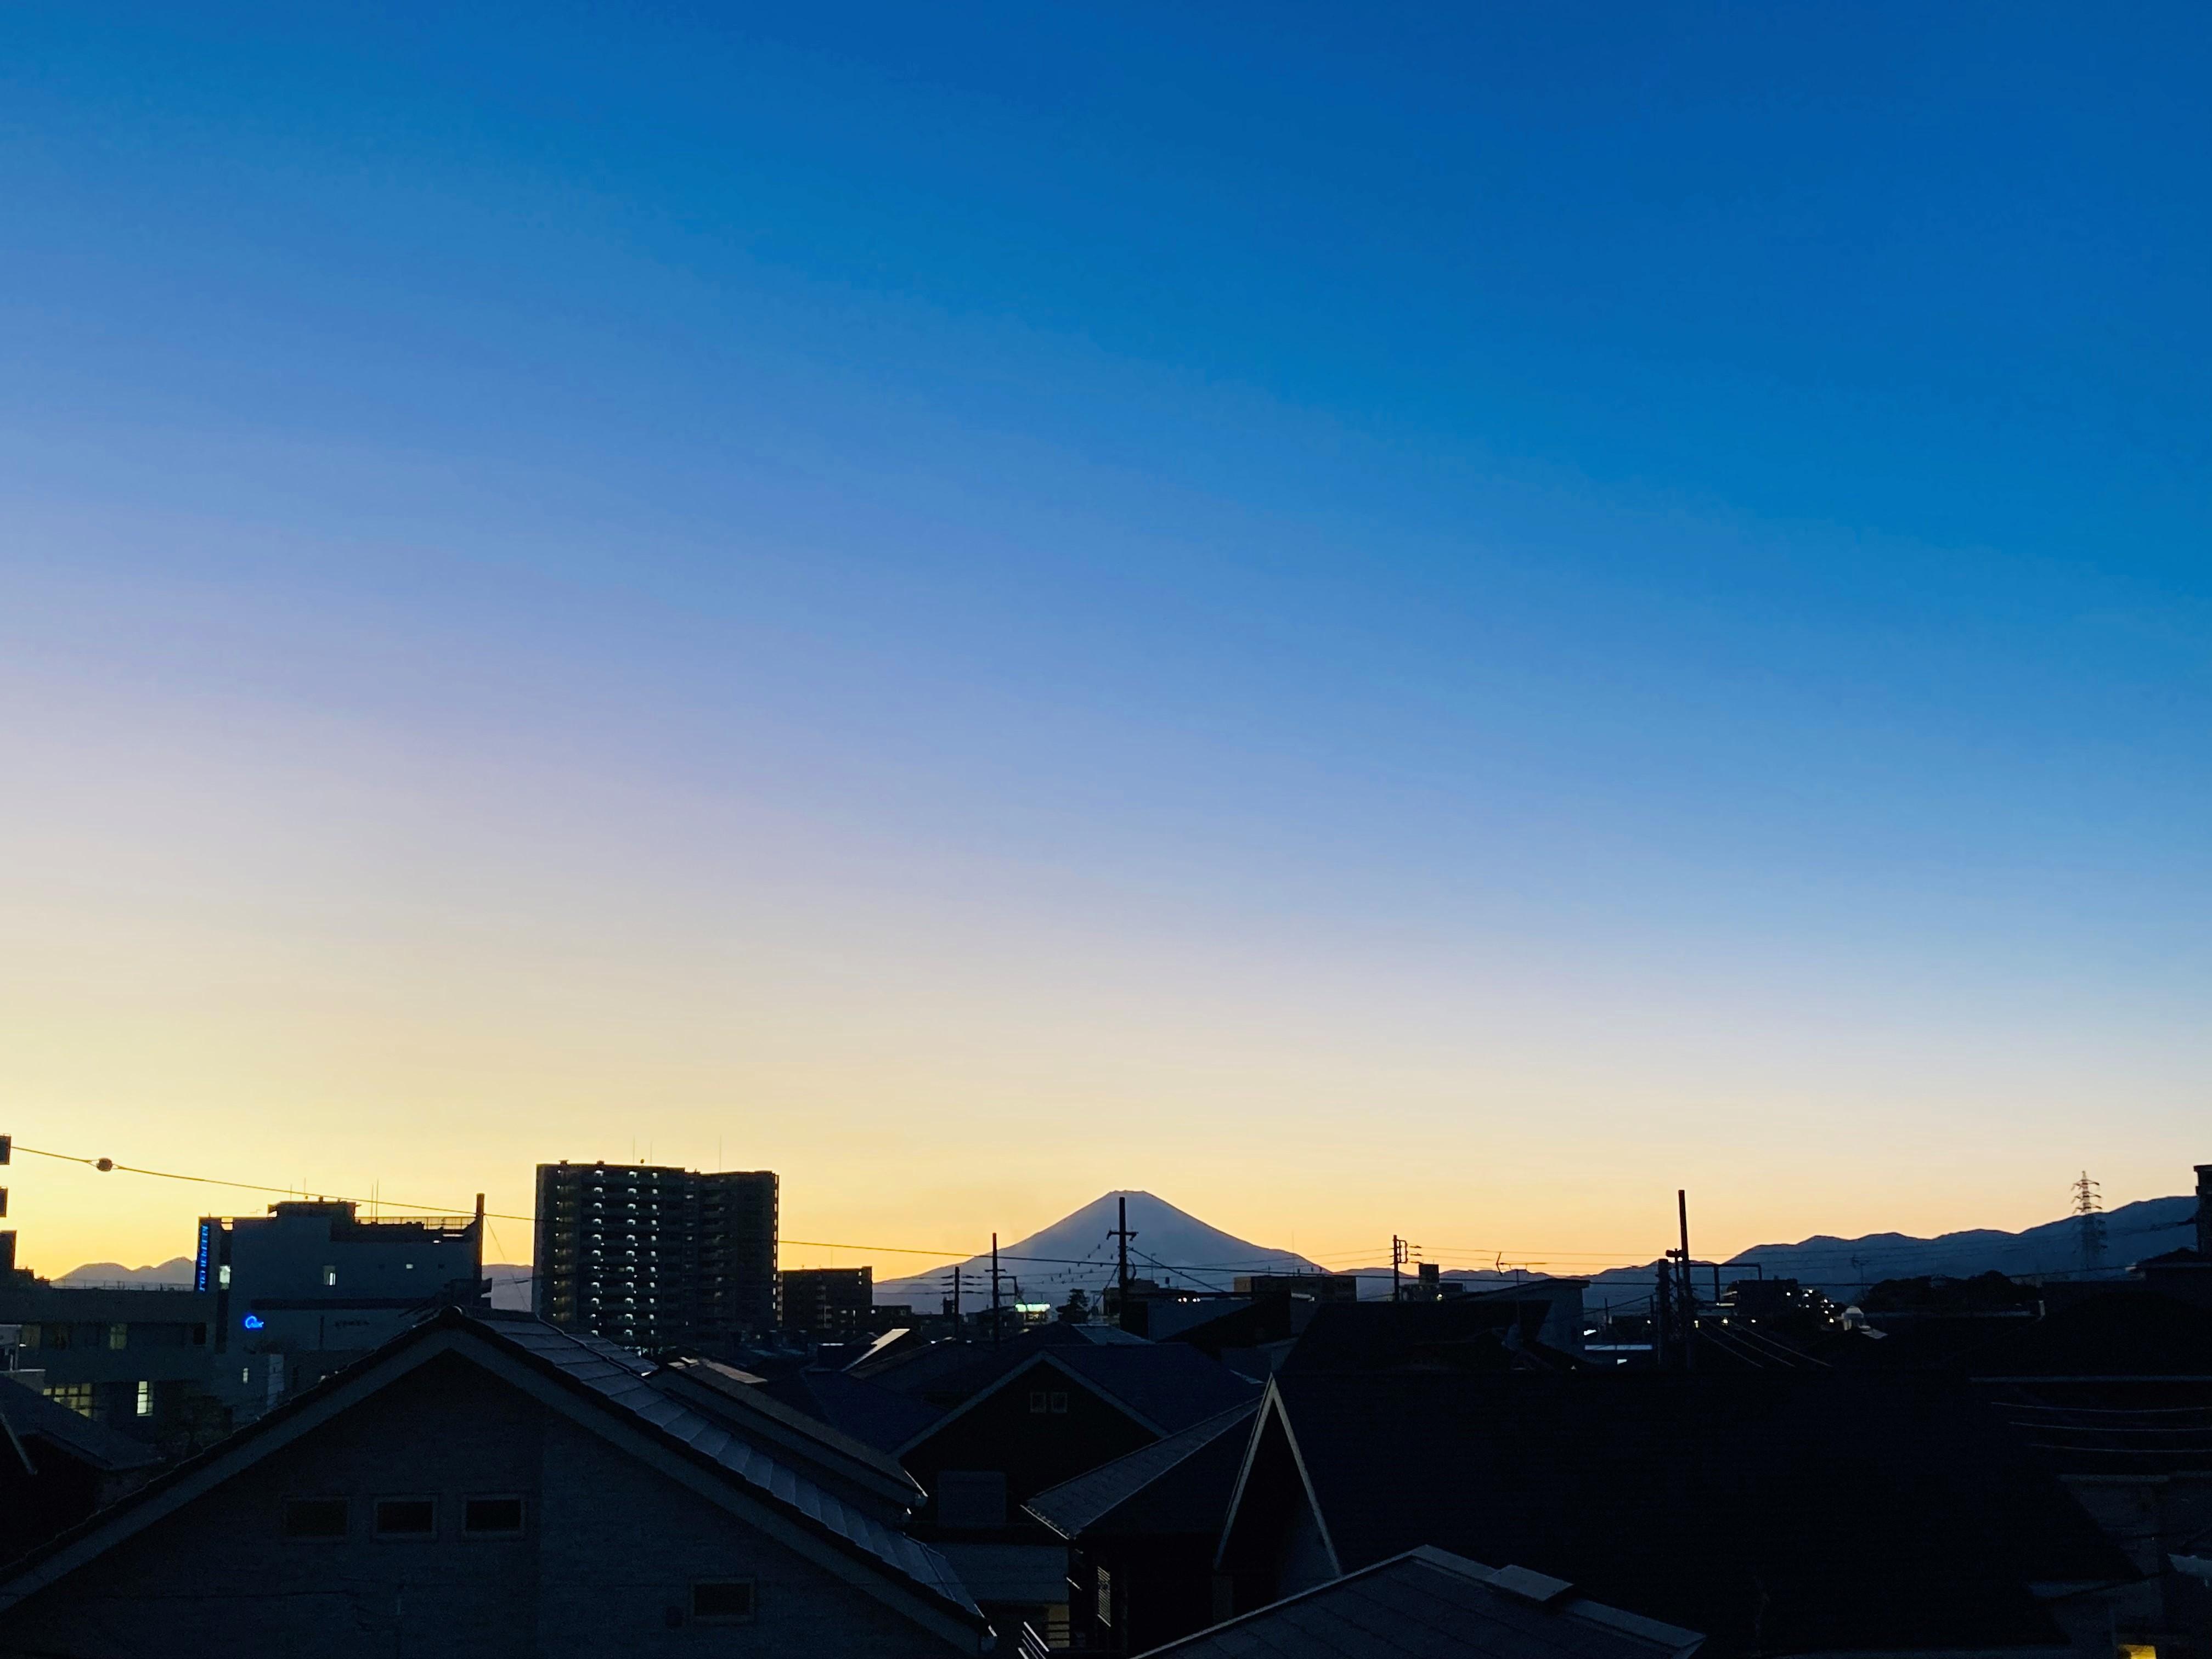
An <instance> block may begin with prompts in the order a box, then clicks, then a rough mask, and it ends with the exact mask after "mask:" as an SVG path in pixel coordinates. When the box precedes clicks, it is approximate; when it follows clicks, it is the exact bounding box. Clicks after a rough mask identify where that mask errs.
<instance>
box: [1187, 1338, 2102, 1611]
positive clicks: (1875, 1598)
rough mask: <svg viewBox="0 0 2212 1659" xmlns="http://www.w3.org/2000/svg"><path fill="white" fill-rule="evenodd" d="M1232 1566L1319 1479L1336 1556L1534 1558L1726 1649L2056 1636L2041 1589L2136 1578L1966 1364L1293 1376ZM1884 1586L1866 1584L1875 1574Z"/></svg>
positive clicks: (1355, 1564) (1353, 1560)
mask: <svg viewBox="0 0 2212 1659" xmlns="http://www.w3.org/2000/svg"><path fill="white" fill-rule="evenodd" d="M1270 1387H1271V1392H1270V1395H1269V1398H1268V1401H1267V1405H1266V1406H1265V1407H1263V1409H1264V1410H1265V1411H1266V1412H1267V1413H1270V1414H1271V1417H1272V1418H1273V1419H1279V1420H1280V1423H1281V1425H1283V1431H1282V1432H1281V1433H1273V1432H1270V1431H1266V1430H1263V1431H1259V1432H1255V1436H1254V1440H1253V1445H1254V1448H1255V1452H1254V1459H1255V1460H1257V1459H1260V1458H1262V1457H1265V1458H1269V1459H1287V1460H1289V1461H1290V1462H1291V1464H1292V1465H1294V1468H1295V1472H1296V1475H1297V1480H1295V1481H1292V1482H1290V1483H1288V1484H1287V1485H1286V1484H1285V1483H1284V1482H1283V1481H1281V1480H1273V1481H1272V1482H1270V1483H1266V1484H1264V1485H1263V1484H1262V1483H1258V1482H1256V1480H1255V1470H1256V1468H1257V1467H1258V1464H1257V1462H1256V1461H1248V1465H1247V1468H1246V1470H1245V1473H1244V1474H1243V1476H1241V1477H1240V1482H1241V1484H1240V1494H1239V1498H1238V1504H1237V1510H1236V1512H1235V1513H1233V1514H1232V1515H1231V1520H1230V1523H1229V1526H1228V1528H1227V1529H1226V1531H1225V1539H1224V1547H1223V1557H1224V1559H1225V1562H1228V1563H1229V1564H1230V1565H1235V1563H1236V1560H1237V1558H1238V1555H1239V1552H1240V1551H1241V1550H1243V1549H1244V1548H1246V1547H1253V1546H1256V1545H1258V1544H1259V1543H1260V1541H1261V1538H1262V1536H1263V1535H1264V1534H1267V1532H1268V1530H1269V1528H1271V1527H1273V1526H1274V1525H1276V1524H1278V1522H1276V1520H1275V1519H1274V1517H1273V1516H1271V1515H1270V1514H1268V1513H1267V1512H1266V1508H1265V1504H1266V1500H1265V1499H1264V1498H1255V1499H1253V1500H1252V1502H1251V1503H1250V1504H1248V1503H1247V1501H1246V1497H1245V1494H1246V1493H1247V1492H1262V1491H1264V1492H1276V1493H1280V1492H1285V1491H1295V1490H1297V1489H1298V1488H1299V1487H1300V1486H1303V1488H1304V1490H1305V1491H1308V1492H1310V1493H1311V1494H1312V1497H1313V1501H1314V1503H1315V1504H1316V1506H1317V1508H1318V1510H1319V1520H1320V1522H1321V1527H1320V1530H1321V1534H1322V1538H1323V1540H1324V1541H1325V1544H1326V1546H1327V1547H1328V1551H1329V1552H1330V1553H1332V1554H1333V1555H1334V1559H1335V1561H1336V1564H1337V1565H1338V1567H1339V1569H1340V1570H1342V1571H1352V1570H1356V1569H1358V1568H1359V1567H1363V1566H1365V1565H1370V1564H1371V1563H1373V1562H1376V1561H1378V1560H1382V1559H1386V1558H1388V1557H1390V1556H1393V1555H1396V1554H1399V1553H1402V1552H1403V1551H1405V1550H1407V1549H1408V1548H1411V1547H1414V1546H1416V1545H1419V1544H1434V1545H1437V1546H1438V1547H1442V1548H1445V1549H1449V1550H1453V1551H1455V1552H1456V1553H1461V1554H1463V1555H1467V1556H1469V1557H1471V1558H1474V1559H1487V1560H1509V1561H1518V1562H1521V1563H1523V1564H1525V1565H1528V1566H1529V1567H1531V1568H1534V1569H1535V1570H1537V1571H1543V1572H1549V1573H1556V1574H1558V1575H1559V1576H1560V1577H1565V1578H1569V1579H1573V1580H1576V1581H1578V1582H1580V1583H1583V1586H1584V1587H1585V1588H1586V1589H1588V1590H1589V1593H1590V1594H1591V1595H1595V1596H1598V1597H1600V1598H1601V1599H1603V1600H1605V1601H1614V1602H1618V1603H1620V1604H1621V1605H1624V1606H1628V1607H1635V1608H1637V1609H1638V1611H1642V1612H1648V1613H1652V1614H1654V1615H1656V1616H1659V1617H1663V1618H1666V1619H1669V1620H1675V1621H1677V1622H1680V1623H1682V1624H1685V1625H1688V1626H1694V1627H1697V1628H1699V1629H1702V1630H1704V1631H1705V1632H1708V1633H1709V1635H1710V1636H1711V1639H1712V1641H1713V1644H1714V1645H1715V1647H1716V1649H1717V1650H1722V1651H1725V1652H1747V1651H1752V1650H1765V1651H1793V1650H1802V1649H1808V1648H1814V1649H1843V1650H1863V1651H1869V1652H1873V1651H1884V1650H1896V1649H1898V1648H1900V1647H1905V1648H1926V1647H1959V1646H1967V1647H1977V1648H1982V1649H1996V1648H2003V1647H2042V1646H2050V1645H2057V1644H2059V1643H2060V1642H2061V1640H2062V1638H2061V1637H2060V1635H2059V1633H2058V1632H2057V1628H2056V1627H2055V1626H2053V1625H2052V1624H2051V1620H2050V1618H2049V1616H2048V1615H2047V1614H2046V1613H2045V1612H2044V1611H2043V1610H2042V1609H2041V1608H2040V1607H2039V1606H2038V1605H2037V1603H2036V1601H2035V1599H2034V1597H2033V1595H2031V1593H2030V1591H2029V1589H2028V1586H2029V1585H2030V1584H2033V1583H2076V1584H2091V1583H2112V1582H2118V1581H2121V1580H2125V1579H2130V1578H2132V1577H2135V1576H2136V1575H2135V1573H2134V1571H2133V1570H2132V1568H2130V1566H2129V1565H2128V1563H2127V1562H2126V1560H2125V1559H2124V1558H2123V1557H2122V1556H2121V1555H2120V1554H2119V1553H2118V1551H2117V1550H2116V1549H2115V1547H2113V1546H2112V1543H2111V1542H2110V1541H2108V1540H2107V1539H2106V1538H2105V1536H2104V1535H2103V1534H2101V1533H2100V1532H2099V1531H2098V1529H2097V1528H2095V1526H2094V1525H2093V1523H2091V1522H2090V1521H2089V1519H2088V1517H2087V1515H2086V1514H2084V1513H2083V1512H2082V1510H2081V1508H2080V1507H2079V1505H2078V1504H2075V1502H2074V1501H2073V1499H2072V1498H2070V1497H2069V1496H2068V1494H2067V1493H2066V1492H2065V1491H2064V1490H2063V1488H2062V1487H2061V1486H2059V1485H2058V1484H2057V1481H2056V1480H2054V1479H2053V1478H2052V1477H2051V1475H2050V1474H2048V1473H2047V1472H2045V1470H2044V1469H2042V1468H2040V1467H2039V1466H2038V1465H2036V1464H2034V1463H2033V1462H2032V1461H2031V1460H2030V1458H2029V1456H2028V1455H2027V1453H2026V1452H2025V1451H2024V1450H2023V1449H2021V1447H2020V1445H2019V1443H2018V1442H2017V1441H2016V1439H2015V1438H2014V1437H2013V1436H2012V1434H2011V1432H2010V1431H2008V1429H2007V1428H2006V1427H2005V1426H2004V1425H2002V1423H2001V1422H1999V1421H1998V1420H1997V1419H1996V1417H1995V1416H1994V1414H1992V1413H1990V1411H1989V1409H1988V1407H1986V1406H1984V1404H1983V1403H1982V1402H1981V1401H1979V1400H1978V1399H1977V1398H1976V1397H1974V1395H1973V1394H1972V1390H1971V1389H1970V1388H1969V1386H1968V1385H1966V1383H1963V1382H1962V1381H1961V1380H1960V1379H1958V1378H1955V1377H1951V1376H1944V1375H1942V1374H1940V1373H1932V1372H1926V1373H1887V1372H1806V1371H1772V1372H1758V1373H1748V1374H1743V1373H1730V1374H1723V1375H1706V1374H1695V1375H1685V1374H1682V1373H1678V1372H1638V1373H1621V1372H1616V1373H1591V1374H1586V1375H1578V1376H1545V1375H1541V1374H1533V1373H1522V1374H1509V1375H1503V1376H1484V1375H1467V1374H1461V1375H1451V1374H1437V1373H1385V1374H1370V1375H1327V1374H1309V1375H1304V1376H1289V1375H1285V1376H1279V1377H1278V1378H1277V1379H1276V1380H1275V1381H1274V1383H1273V1384H1271V1385H1270ZM1869 1587H1872V1588H1869Z"/></svg>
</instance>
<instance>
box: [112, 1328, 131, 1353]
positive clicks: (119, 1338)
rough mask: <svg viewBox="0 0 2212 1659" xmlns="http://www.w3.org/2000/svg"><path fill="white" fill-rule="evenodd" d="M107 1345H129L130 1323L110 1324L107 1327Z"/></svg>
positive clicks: (113, 1346)
mask: <svg viewBox="0 0 2212 1659" xmlns="http://www.w3.org/2000/svg"><path fill="white" fill-rule="evenodd" d="M107 1346H109V1347H111V1348H127V1347H129V1346H131V1328H130V1327H129V1326H128V1325H110V1326H109V1327H108V1328H107Z"/></svg>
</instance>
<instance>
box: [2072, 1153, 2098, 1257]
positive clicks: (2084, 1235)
mask: <svg viewBox="0 0 2212 1659" xmlns="http://www.w3.org/2000/svg"><path fill="white" fill-rule="evenodd" d="M2074 1215H2075V1225H2076V1227H2077V1228H2078V1230H2079V1231H2080V1233H2081V1270H2082V1271H2083V1272H2084V1273H2094V1272H2096V1271H2097V1269H2098V1268H2100V1267H2103V1266H2104V1265H2105V1200H2103V1199H2102V1198H2101V1197H2100V1196H2099V1195H2098V1191H2097V1183H2096V1182H2093V1181H2092V1180H2090V1179H2089V1172H2088V1171H2087V1170H2082V1171H2081V1176H2080V1177H2079V1178H2078V1179H2077V1180H2075V1182H2074Z"/></svg>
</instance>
